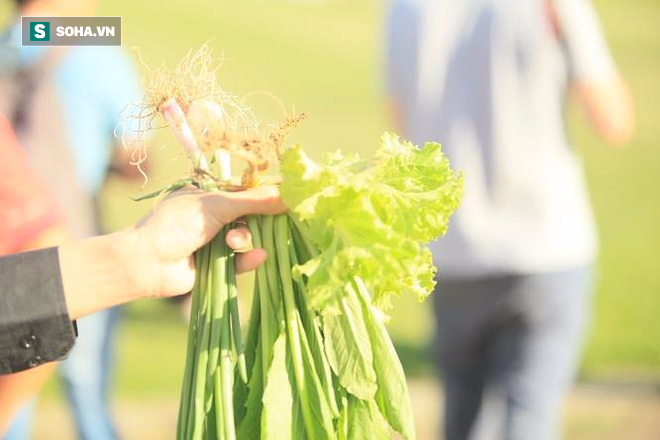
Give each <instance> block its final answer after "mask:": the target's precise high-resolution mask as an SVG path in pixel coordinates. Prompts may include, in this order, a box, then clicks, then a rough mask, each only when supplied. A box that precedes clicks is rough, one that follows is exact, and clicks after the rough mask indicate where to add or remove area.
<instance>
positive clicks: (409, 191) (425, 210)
mask: <svg viewBox="0 0 660 440" xmlns="http://www.w3.org/2000/svg"><path fill="white" fill-rule="evenodd" d="M281 172H282V177H283V182H282V188H281V191H282V198H283V199H284V202H285V203H286V205H287V206H288V207H289V208H290V209H291V211H292V212H293V213H294V214H295V215H297V216H298V218H299V220H301V223H302V224H303V226H304V228H305V230H304V231H303V233H304V234H305V235H306V236H307V238H308V239H309V240H311V241H312V242H313V243H314V244H315V245H316V246H317V247H318V249H319V251H320V253H319V254H318V255H316V256H315V257H314V258H312V259H310V260H309V261H308V262H306V263H305V264H303V265H301V266H299V267H298V268H297V269H296V271H295V275H297V276H302V275H305V276H307V278H308V280H307V286H308V293H309V297H310V306H311V307H313V308H317V309H318V308H321V307H323V306H327V305H331V304H332V303H333V302H335V301H334V300H336V299H337V295H338V294H340V292H342V290H343V288H344V287H345V286H346V284H347V283H348V282H350V280H351V279H352V278H353V277H355V276H360V277H361V278H362V279H363V280H364V282H365V283H366V285H367V287H368V288H369V290H370V291H371V292H372V294H373V299H374V302H375V303H376V304H378V305H379V306H381V307H386V306H387V304H388V302H389V301H388V300H389V298H390V297H391V295H399V294H401V293H402V292H412V293H414V294H415V295H416V296H417V297H418V298H420V299H423V298H425V297H426V296H427V295H428V294H429V293H430V292H431V291H432V290H433V287H434V285H435V281H434V275H435V267H434V266H433V262H432V258H431V253H430V251H429V250H428V249H427V247H426V245H427V244H428V242H429V241H431V240H434V239H437V238H438V237H440V236H442V235H444V234H445V233H446V231H447V227H448V222H449V217H450V216H451V214H452V213H453V212H454V211H455V210H456V208H457V207H458V205H459V203H460V199H461V195H462V189H463V180H462V176H461V175H459V174H457V173H455V172H454V171H453V170H452V169H451V167H450V165H449V161H448V160H447V158H446V157H445V156H444V155H443V153H442V150H441V147H440V145H439V144H437V143H427V144H425V145H424V147H423V148H417V147H416V146H414V145H413V144H411V143H408V142H401V141H400V140H399V138H398V137H397V136H396V135H394V134H389V133H388V134H385V135H383V137H382V139H381V142H380V146H379V148H378V149H377V151H376V154H375V156H374V158H373V159H372V160H369V161H367V160H363V159H360V158H359V157H358V156H356V155H353V156H347V157H346V156H343V155H342V154H341V153H340V152H335V153H333V154H332V155H327V156H326V157H325V158H324V159H323V161H321V162H320V163H317V162H315V161H313V160H312V159H310V158H309V157H308V156H307V155H306V154H305V153H304V152H303V151H302V149H301V148H300V147H294V148H292V149H290V150H288V151H287V152H286V153H285V154H284V158H283V160H282V165H281ZM338 292H339V293H338Z"/></svg>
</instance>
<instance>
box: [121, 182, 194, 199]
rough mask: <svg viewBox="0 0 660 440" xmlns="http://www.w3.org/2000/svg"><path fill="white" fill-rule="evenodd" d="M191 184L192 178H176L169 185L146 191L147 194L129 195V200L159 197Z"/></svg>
mask: <svg viewBox="0 0 660 440" xmlns="http://www.w3.org/2000/svg"><path fill="white" fill-rule="evenodd" d="M192 184H193V180H192V179H181V180H177V181H176V182H174V183H173V184H171V185H169V186H166V187H165V188H161V189H159V190H156V191H153V192H150V193H147V194H143V195H141V196H138V197H131V200H133V201H134V202H141V201H142V200H147V199H153V198H154V197H159V196H160V195H162V194H165V193H169V192H172V191H176V190H177V189H181V188H183V187H184V186H188V185H192Z"/></svg>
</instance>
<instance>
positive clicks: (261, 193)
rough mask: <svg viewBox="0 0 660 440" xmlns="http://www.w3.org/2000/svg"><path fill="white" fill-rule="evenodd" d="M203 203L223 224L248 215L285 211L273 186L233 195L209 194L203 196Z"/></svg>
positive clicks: (277, 190)
mask: <svg viewBox="0 0 660 440" xmlns="http://www.w3.org/2000/svg"><path fill="white" fill-rule="evenodd" d="M204 201H205V203H208V206H209V208H210V209H211V212H213V213H214V214H215V215H216V216H218V218H219V219H220V220H221V221H222V222H223V223H228V222H230V221H233V220H235V219H237V218H240V217H243V216H244V215H248V214H267V215H275V214H281V213H283V212H285V211H286V206H285V205H284V202H282V199H281V198H280V194H279V189H278V188H277V187H275V186H262V187H259V188H254V189H249V190H246V191H238V192H234V193H227V192H216V193H209V194H208V195H205V197H204Z"/></svg>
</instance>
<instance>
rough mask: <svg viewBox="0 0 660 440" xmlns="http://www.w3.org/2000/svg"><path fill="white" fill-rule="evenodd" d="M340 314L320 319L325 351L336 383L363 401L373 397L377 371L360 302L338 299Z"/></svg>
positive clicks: (348, 297)
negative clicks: (337, 379) (336, 378)
mask: <svg viewBox="0 0 660 440" xmlns="http://www.w3.org/2000/svg"><path fill="white" fill-rule="evenodd" d="M339 303H340V312H339V313H332V312H331V313H327V314H326V315H325V316H324V319H323V323H324V325H323V330H324V333H325V351H326V353H327V355H328V361H329V362H330V366H332V370H333V371H334V373H335V374H336V375H337V377H338V378H339V383H340V384H341V385H342V386H343V387H344V388H346V390H347V391H348V392H349V393H351V394H352V395H354V396H356V397H359V398H360V399H363V400H370V399H373V398H374V397H375V395H376V389H377V387H376V371H375V370H374V358H373V354H372V352H371V341H370V340H369V331H368V330H367V326H366V322H365V320H364V317H363V316H362V309H361V307H360V303H359V302H358V301H357V299H356V298H355V297H350V296H346V297H344V298H341V299H340V300H339Z"/></svg>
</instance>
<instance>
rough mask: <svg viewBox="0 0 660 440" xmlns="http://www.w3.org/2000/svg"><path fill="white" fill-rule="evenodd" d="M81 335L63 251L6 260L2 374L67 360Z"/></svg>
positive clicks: (1, 297)
mask: <svg viewBox="0 0 660 440" xmlns="http://www.w3.org/2000/svg"><path fill="white" fill-rule="evenodd" d="M75 337H76V330H75V324H74V323H73V322H71V319H70V318H69V313H68V311H67V307H66V300H65V298H64V289H63V287H62V275H61V273H60V262H59V255H58V251H57V248H50V249H44V250H39V251H33V252H26V253H23V254H17V255H12V256H9V257H4V258H0V374H7V373H14V372H17V371H21V370H26V369H28V368H33V367H36V366H37V365H40V364H43V363H46V362H51V361H55V360H59V359H62V358H64V357H65V356H66V355H67V354H68V352H69V351H70V350H71V347H73V343H74V341H75Z"/></svg>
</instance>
